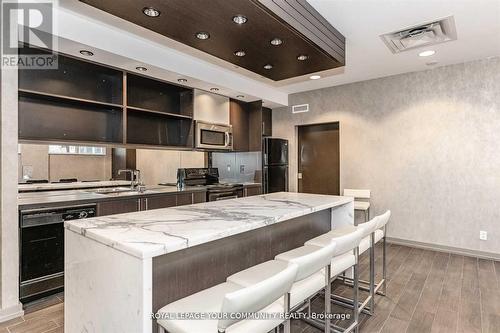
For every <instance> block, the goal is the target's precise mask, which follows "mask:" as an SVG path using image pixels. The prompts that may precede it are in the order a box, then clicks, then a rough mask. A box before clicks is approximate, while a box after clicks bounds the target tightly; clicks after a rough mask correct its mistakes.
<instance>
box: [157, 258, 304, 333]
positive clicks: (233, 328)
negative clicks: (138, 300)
mask: <svg viewBox="0 0 500 333" xmlns="http://www.w3.org/2000/svg"><path fill="white" fill-rule="evenodd" d="M297 270H298V266H297V265H296V264H289V265H285V266H281V269H280V270H277V271H276V272H275V274H273V275H272V276H270V277H269V278H267V279H263V280H262V281H260V283H258V284H256V285H254V286H250V287H243V286H241V285H238V284H235V283H231V282H224V283H221V284H218V285H216V286H213V287H211V288H207V289H205V290H202V291H200V292H197V293H195V294H193V295H190V296H187V297H184V298H182V299H179V300H177V301H175V302H172V303H170V304H167V305H166V306H164V307H163V308H161V309H160V310H159V311H158V313H157V315H158V317H159V318H158V319H157V323H158V330H159V332H160V333H164V332H165V330H166V331H167V332H169V333H195V332H200V333H201V332H224V333H247V332H255V333H267V332H269V331H271V330H273V329H274V328H276V327H278V326H279V325H281V324H282V323H284V322H285V323H286V324H287V326H288V327H289V319H288V318H286V316H277V315H276V314H277V313H281V314H286V313H288V306H286V305H284V304H288V293H289V291H290V288H291V287H292V284H293V282H294V281H295V278H296V276H297ZM283 298H285V302H283V301H281V302H280V299H283ZM254 312H256V313H259V314H262V313H268V314H269V316H267V317H266V319H262V318H261V319H259V318H248V319H244V318H241V317H233V316H222V317H220V318H212V317H208V314H209V313H219V314H232V313H233V314H234V313H254ZM186 314H190V315H193V316H194V317H193V318H192V319H191V318H176V317H175V316H176V315H184V316H186ZM207 317H208V318H207Z"/></svg>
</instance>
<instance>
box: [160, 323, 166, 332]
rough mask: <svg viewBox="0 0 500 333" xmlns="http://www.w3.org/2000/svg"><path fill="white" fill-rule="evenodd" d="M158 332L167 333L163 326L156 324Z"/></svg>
mask: <svg viewBox="0 0 500 333" xmlns="http://www.w3.org/2000/svg"><path fill="white" fill-rule="evenodd" d="M158 333H167V331H165V329H164V328H163V327H161V326H160V325H158Z"/></svg>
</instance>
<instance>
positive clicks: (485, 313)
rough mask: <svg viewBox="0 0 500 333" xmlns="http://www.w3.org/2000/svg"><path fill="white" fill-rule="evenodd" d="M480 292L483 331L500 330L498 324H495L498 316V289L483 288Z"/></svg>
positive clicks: (499, 304) (499, 306)
mask: <svg viewBox="0 0 500 333" xmlns="http://www.w3.org/2000/svg"><path fill="white" fill-rule="evenodd" d="M480 292H481V313H482V317H481V325H482V328H483V332H493V331H495V330H497V332H500V326H497V324H498V323H499V322H498V317H500V290H498V289H497V290H494V289H491V288H490V289H483V288H482V287H481V288H480Z"/></svg>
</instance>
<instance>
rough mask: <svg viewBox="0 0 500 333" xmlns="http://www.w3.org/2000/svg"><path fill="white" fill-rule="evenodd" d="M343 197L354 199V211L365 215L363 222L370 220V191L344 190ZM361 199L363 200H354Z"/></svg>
mask: <svg viewBox="0 0 500 333" xmlns="http://www.w3.org/2000/svg"><path fill="white" fill-rule="evenodd" d="M344 196H346V197H353V198H354V210H359V211H362V212H364V214H365V222H368V221H369V220H370V201H368V200H369V199H370V196H371V191H370V190H357V189H349V188H345V189H344ZM356 199H363V200H356Z"/></svg>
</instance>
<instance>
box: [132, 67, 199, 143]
mask: <svg viewBox="0 0 500 333" xmlns="http://www.w3.org/2000/svg"><path fill="white" fill-rule="evenodd" d="M193 97H194V96H193V90H192V89H189V88H185V87H180V86H176V85H172V84H169V83H166V82H163V81H158V80H153V79H150V78H146V77H142V76H138V75H132V74H128V75H127V125H126V128H127V130H126V132H127V135H126V143H127V144H133V145H140V146H142V145H144V146H166V147H178V148H188V149H192V148H193V105H194V103H193Z"/></svg>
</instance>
